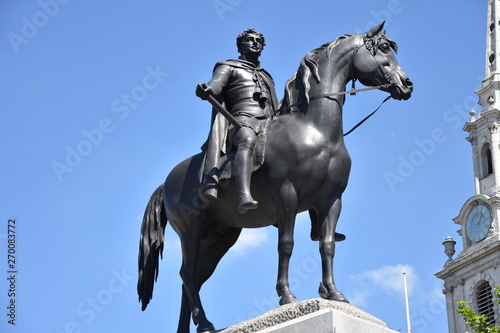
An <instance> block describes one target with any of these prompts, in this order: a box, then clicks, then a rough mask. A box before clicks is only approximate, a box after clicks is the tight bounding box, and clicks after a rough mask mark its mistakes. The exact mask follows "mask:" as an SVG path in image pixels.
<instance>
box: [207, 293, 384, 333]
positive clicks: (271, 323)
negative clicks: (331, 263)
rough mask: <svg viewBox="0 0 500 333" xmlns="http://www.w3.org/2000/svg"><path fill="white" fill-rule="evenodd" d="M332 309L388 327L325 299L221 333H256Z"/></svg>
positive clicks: (274, 312)
mask: <svg viewBox="0 0 500 333" xmlns="http://www.w3.org/2000/svg"><path fill="white" fill-rule="evenodd" d="M324 309H332V310H337V311H339V312H342V313H343V314H345V315H348V316H350V317H354V318H356V319H360V320H362V321H364V322H368V323H370V324H373V325H375V326H379V327H381V328H386V327H387V325H386V324H385V323H384V322H383V321H381V320H379V319H378V318H376V317H374V316H372V315H370V314H368V313H366V312H365V311H363V310H361V309H359V308H357V307H355V306H354V305H351V304H349V303H344V302H336V301H328V300H324V299H319V298H318V299H310V300H305V301H301V302H297V303H292V304H287V305H283V306H280V307H278V308H276V309H273V310H271V311H269V312H266V313H264V314H263V315H261V316H259V317H256V318H253V319H250V320H247V321H244V322H241V323H239V324H236V325H234V326H231V327H228V328H226V329H223V330H220V331H214V332H219V333H254V332H260V331H262V330H265V329H268V328H271V327H275V326H277V325H280V324H283V323H286V322H289V321H291V320H294V319H297V318H300V317H303V316H307V315H310V314H313V313H315V312H318V311H321V310H324Z"/></svg>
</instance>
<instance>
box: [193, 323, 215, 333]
mask: <svg viewBox="0 0 500 333" xmlns="http://www.w3.org/2000/svg"><path fill="white" fill-rule="evenodd" d="M212 331H215V327H214V325H212V323H208V324H207V325H204V326H201V325H199V326H198V327H197V328H196V333H208V332H212Z"/></svg>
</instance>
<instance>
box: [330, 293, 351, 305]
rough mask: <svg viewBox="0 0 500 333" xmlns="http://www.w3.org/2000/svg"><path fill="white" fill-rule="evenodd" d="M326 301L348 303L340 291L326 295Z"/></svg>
mask: <svg viewBox="0 0 500 333" xmlns="http://www.w3.org/2000/svg"><path fill="white" fill-rule="evenodd" d="M327 299H328V300H330V301H337V302H345V303H349V301H348V300H347V298H346V297H345V296H344V295H343V294H342V293H341V292H340V291H336V292H334V293H333V294H330V295H328V298H327Z"/></svg>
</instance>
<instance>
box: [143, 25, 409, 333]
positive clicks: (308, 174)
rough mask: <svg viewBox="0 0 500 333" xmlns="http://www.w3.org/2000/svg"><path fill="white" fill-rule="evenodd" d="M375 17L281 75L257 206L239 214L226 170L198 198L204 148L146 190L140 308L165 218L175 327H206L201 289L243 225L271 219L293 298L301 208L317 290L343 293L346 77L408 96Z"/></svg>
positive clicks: (287, 298) (336, 296) (281, 290)
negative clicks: (339, 248)
mask: <svg viewBox="0 0 500 333" xmlns="http://www.w3.org/2000/svg"><path fill="white" fill-rule="evenodd" d="M382 28H383V22H382V23H381V24H380V25H378V26H376V27H374V28H373V29H371V30H370V31H368V32H367V33H364V34H352V35H344V36H340V37H338V38H336V39H335V40H333V41H332V42H329V43H326V44H324V45H323V46H321V47H319V48H317V49H315V50H313V51H311V52H309V53H308V54H307V55H306V56H305V57H304V58H303V59H302V61H301V64H300V67H299V70H298V71H297V73H295V74H294V75H293V76H292V77H291V78H290V79H289V80H288V82H287V84H286V87H285V97H284V99H283V101H282V103H281V107H280V110H279V115H278V116H277V117H276V119H275V121H274V122H273V123H272V125H271V127H270V128H269V130H268V136H267V144H266V149H265V159H264V163H263V165H262V167H261V168H260V169H259V170H257V171H256V172H255V173H254V174H253V176H252V184H251V191H252V194H253V196H254V198H255V199H256V200H258V202H259V208H258V209H256V210H252V211H248V212H247V213H246V214H239V213H238V212H237V210H236V207H237V200H238V195H237V190H236V186H235V184H234V183H235V182H234V180H233V179H230V180H228V181H227V182H226V183H224V186H221V190H220V192H219V198H218V199H217V200H216V201H215V202H213V203H210V204H203V202H202V201H200V200H199V195H198V194H197V190H196V189H197V186H198V183H197V182H198V177H197V174H198V171H199V169H200V164H201V163H202V160H203V153H200V154H197V155H194V156H192V157H190V158H188V159H186V160H184V161H183V162H181V163H180V164H178V165H177V166H176V167H175V168H174V169H173V170H172V171H171V172H170V174H169V175H168V177H167V179H166V181H165V183H164V184H162V185H160V187H158V189H157V190H156V191H155V192H154V193H153V194H152V196H151V199H150V201H149V203H148V205H147V208H146V211H145V214H144V219H143V223H142V228H141V240H140V252H139V282H138V293H139V299H140V301H142V309H143V310H144V309H145V308H146V306H147V305H148V303H149V301H150V300H151V298H152V294H153V285H154V281H155V280H156V278H157V276H158V265H159V257H160V255H161V254H162V251H163V237H164V230H165V227H166V225H167V221H170V225H171V226H172V228H173V229H174V230H175V232H176V233H177V234H178V235H179V238H180V241H181V247H182V267H181V270H180V275H181V278H182V281H183V285H182V305H181V312H180V318H179V326H178V330H177V332H178V333H186V332H189V326H190V317H192V319H193V321H194V323H195V324H196V325H198V327H197V332H205V331H210V330H214V326H213V325H212V323H210V321H209V320H208V319H207V317H206V315H205V311H204V309H203V306H202V303H201V299H200V295H199V291H200V288H201V286H202V285H203V283H204V282H205V281H206V280H207V279H208V278H209V277H210V276H211V275H212V273H213V272H214V270H215V268H216V266H217V264H218V263H219V261H220V259H221V258H222V257H223V256H224V254H225V253H226V252H227V251H228V250H229V248H231V246H233V245H234V244H235V242H236V240H237V239H238V236H239V235H240V232H241V230H242V228H261V227H266V226H270V225H275V226H277V227H278V228H279V233H278V234H279V240H278V252H279V267H278V280H277V285H276V290H277V292H278V295H279V296H280V297H281V299H280V304H281V305H283V304H287V303H291V302H296V301H297V299H296V297H295V296H294V294H293V293H292V291H291V290H290V288H289V282H288V268H289V261H290V256H291V254H292V249H293V246H294V239H293V231H294V226H295V218H296V215H297V214H298V213H300V212H304V211H309V213H310V216H311V218H312V219H313V222H314V223H313V226H315V228H317V230H316V231H317V234H318V239H319V250H320V253H321V262H322V285H321V288H320V296H322V297H323V298H326V299H329V300H334V301H344V302H347V299H346V298H345V297H344V295H342V293H341V292H340V291H338V290H337V288H336V287H335V281H334V274H333V257H334V254H335V229H336V226H337V221H338V218H339V214H340V210H341V205H342V193H343V192H344V190H345V188H346V186H347V181H348V178H349V172H350V167H351V159H350V157H349V153H348V152H347V149H346V146H345V143H344V135H343V125H342V107H343V104H344V96H345V95H344V93H345V91H346V89H345V87H346V84H347V83H348V82H349V81H351V80H359V81H360V82H361V83H362V84H364V85H366V86H371V87H373V86H381V87H379V89H381V90H383V91H386V92H389V93H390V94H391V97H392V98H394V99H397V100H407V99H408V98H410V96H411V92H412V90H413V85H412V82H411V81H410V80H409V78H408V77H407V75H406V74H405V72H404V71H403V70H402V69H401V68H400V67H399V65H398V63H397V60H396V58H395V56H394V53H393V50H394V52H397V45H396V43H395V42H393V41H392V40H390V39H389V38H388V37H387V36H386V35H385V34H383V33H381V30H382Z"/></svg>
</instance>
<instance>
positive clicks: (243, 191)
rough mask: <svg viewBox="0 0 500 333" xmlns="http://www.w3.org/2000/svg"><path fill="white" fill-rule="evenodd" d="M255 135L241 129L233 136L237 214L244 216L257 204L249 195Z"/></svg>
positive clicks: (250, 130) (246, 129)
mask: <svg viewBox="0 0 500 333" xmlns="http://www.w3.org/2000/svg"><path fill="white" fill-rule="evenodd" d="M255 141H256V134H255V132H254V130H253V129H251V128H249V127H242V128H241V129H239V130H238V131H237V132H236V133H235V135H234V141H233V142H235V145H236V147H237V150H236V155H235V157H234V161H233V173H234V175H235V179H236V187H237V188H238V192H239V202H238V212H239V213H241V214H244V213H246V212H247V210H249V209H256V208H257V205H258V202H257V201H255V200H254V199H253V198H252V195H251V194H250V180H251V175H252V152H253V148H254V146H255Z"/></svg>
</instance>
